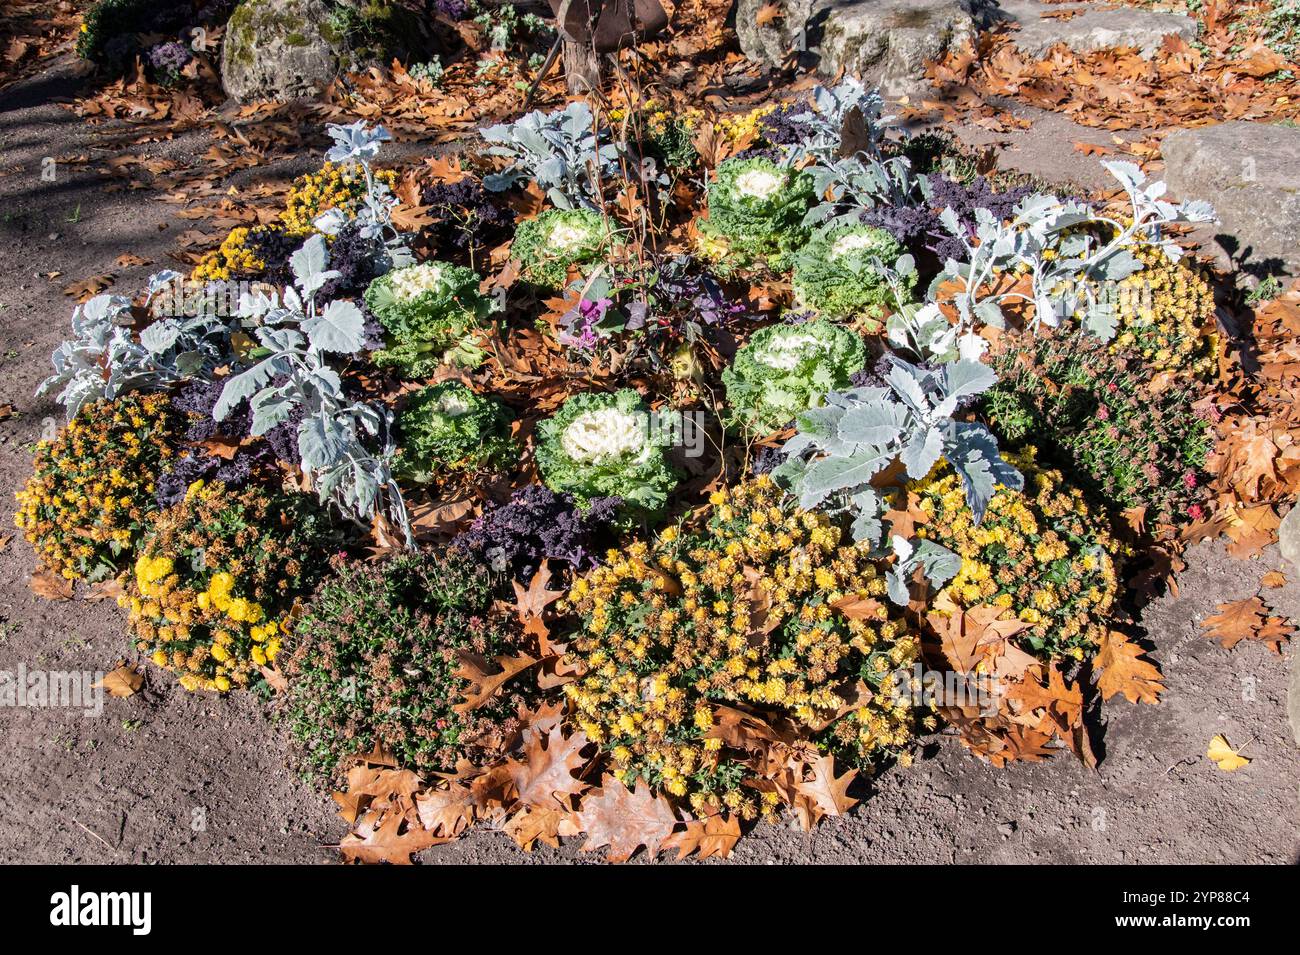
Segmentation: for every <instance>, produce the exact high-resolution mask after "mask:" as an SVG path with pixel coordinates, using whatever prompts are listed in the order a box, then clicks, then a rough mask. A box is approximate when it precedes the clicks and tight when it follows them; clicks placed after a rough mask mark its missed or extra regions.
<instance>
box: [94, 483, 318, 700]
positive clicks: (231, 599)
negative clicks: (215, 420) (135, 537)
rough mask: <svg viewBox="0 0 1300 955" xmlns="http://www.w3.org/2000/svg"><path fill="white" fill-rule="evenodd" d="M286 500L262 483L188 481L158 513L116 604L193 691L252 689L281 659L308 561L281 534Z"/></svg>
mask: <svg viewBox="0 0 1300 955" xmlns="http://www.w3.org/2000/svg"><path fill="white" fill-rule="evenodd" d="M283 510H284V505H283V502H279V503H277V501H276V500H275V499H274V498H272V496H271V495H269V494H267V493H266V492H265V491H262V490H259V489H257V488H246V489H244V490H241V491H238V492H235V491H229V490H227V488H226V487H225V485H223V484H221V483H220V482H216V483H213V484H205V483H204V482H202V481H199V482H196V483H195V484H194V485H192V486H191V488H190V491H189V493H187V494H186V496H185V500H184V501H182V502H181V503H180V504H177V505H175V506H174V507H171V508H168V509H167V510H165V511H163V512H162V513H161V514H159V516H158V519H157V522H156V525H155V529H154V531H153V533H152V534H151V535H150V536H149V538H148V539H147V540H146V542H145V544H144V546H143V547H142V548H141V554H140V556H139V557H138V558H137V560H136V562H135V574H134V576H133V577H132V578H131V579H130V581H129V583H128V586H127V592H126V593H125V594H124V595H123V596H122V597H120V598H118V603H119V604H121V605H122V606H123V607H126V608H128V609H129V611H130V631H131V635H132V637H133V639H134V640H135V645H136V648H137V649H138V650H140V651H141V652H144V653H148V654H149V655H150V658H151V659H152V660H153V662H154V663H156V664H157V665H158V666H161V667H167V668H169V669H172V670H175V671H176V672H178V673H179V674H180V683H181V686H183V687H185V689H187V690H217V691H220V692H225V691H226V690H229V689H230V688H231V687H232V686H246V685H247V684H248V683H249V681H250V680H251V679H253V678H255V677H256V676H257V675H258V668H259V667H262V666H266V665H268V664H271V663H273V662H274V661H275V658H276V655H277V654H278V653H279V651H280V641H281V638H282V635H283V633H284V632H285V630H286V628H287V627H288V626H289V624H290V613H289V609H290V607H291V604H292V601H293V598H294V597H295V596H296V595H297V594H298V593H299V592H300V590H301V589H302V584H303V577H304V570H305V567H306V565H307V563H308V562H309V561H310V558H309V557H308V555H307V553H304V552H305V551H309V548H308V547H307V546H304V543H305V542H304V541H303V540H302V539H299V538H297V537H295V536H294V534H293V533H292V532H291V531H280V530H277V528H279V527H280V520H279V517H280V515H281V512H282V511H283Z"/></svg>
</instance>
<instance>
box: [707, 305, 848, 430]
mask: <svg viewBox="0 0 1300 955" xmlns="http://www.w3.org/2000/svg"><path fill="white" fill-rule="evenodd" d="M866 363H867V353H866V348H865V347H864V346H863V344H862V339H861V338H860V337H858V336H857V335H855V334H853V333H852V332H850V331H848V330H847V329H844V328H840V327H839V326H838V325H833V324H831V323H830V322H828V321H826V320H824V319H818V320H817V321H812V322H805V323H803V324H800V325H769V326H768V327H767V328H763V329H760V330H759V331H757V332H755V333H754V336H753V337H752V338H750V340H749V341H748V342H747V343H746V344H745V346H744V347H743V348H741V349H740V350H739V351H737V352H736V360H735V361H734V362H733V363H732V365H731V367H730V368H727V369H726V370H724V371H723V373H722V383H723V385H725V386H726V389H727V403H728V404H729V405H730V406H731V408H730V412H729V419H730V423H731V424H733V425H735V426H738V427H739V428H741V429H742V430H744V431H745V432H747V433H749V434H751V435H763V434H770V433H771V432H773V431H777V430H780V429H781V428H784V427H785V426H786V425H788V424H790V422H792V421H793V420H794V419H795V416H796V415H798V414H800V413H801V412H804V411H807V410H808V409H809V408H814V407H816V406H818V405H820V404H821V403H822V398H823V396H824V395H825V394H826V393H827V392H828V391H834V390H836V389H842V388H845V387H847V386H848V385H849V379H850V377H851V376H852V375H853V373H854V372H858V371H861V370H862V368H863V366H864V365H866Z"/></svg>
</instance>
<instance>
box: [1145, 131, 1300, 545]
mask: <svg viewBox="0 0 1300 955" xmlns="http://www.w3.org/2000/svg"><path fill="white" fill-rule="evenodd" d="M1161 153H1162V155H1163V157H1164V160H1165V181H1166V182H1168V183H1169V188H1170V190H1171V191H1172V192H1173V193H1174V194H1175V195H1176V196H1177V197H1178V198H1180V199H1205V200H1207V201H1208V202H1211V203H1213V205H1214V208H1215V211H1216V212H1218V214H1219V220H1220V225H1219V234H1220V238H1219V241H1220V244H1222V245H1224V247H1225V249H1227V251H1228V252H1229V253H1230V254H1231V255H1232V256H1233V258H1234V259H1235V260H1236V261H1238V262H1239V263H1241V264H1242V265H1244V266H1245V267H1247V268H1251V269H1252V270H1262V271H1267V272H1274V273H1276V272H1280V271H1285V272H1287V273H1288V274H1290V275H1300V129H1296V128H1294V127H1289V126H1273V125H1269V124H1266V123H1248V122H1240V121H1238V122H1231V123H1221V124H1219V125H1217V126H1203V127H1201V128H1199V129H1181V130H1177V131H1175V132H1172V133H1170V134H1169V135H1168V136H1167V137H1165V141H1164V144H1163V146H1162V148H1161ZM1288 559H1293V558H1290V557H1288Z"/></svg>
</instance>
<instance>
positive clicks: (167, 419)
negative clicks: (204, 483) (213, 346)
mask: <svg viewBox="0 0 1300 955" xmlns="http://www.w3.org/2000/svg"><path fill="white" fill-rule="evenodd" d="M177 427H178V424H177V421H176V419H175V418H174V416H173V415H172V414H171V412H170V399H169V398H168V397H167V396H166V395H165V394H161V393H158V394H151V395H131V396H128V397H124V398H121V399H119V400H117V401H99V402H95V403H93V404H88V405H85V406H83V407H82V408H81V410H80V411H78V412H77V413H76V415H74V416H73V418H72V420H71V421H70V422H68V425H67V427H65V428H64V429H63V430H62V431H61V432H59V434H58V436H57V437H55V438H54V440H52V441H42V442H41V443H40V444H38V445H37V447H36V460H35V465H34V467H35V473H34V474H33V475H32V478H31V480H29V481H28V482H27V485H26V487H24V488H23V490H21V491H19V492H18V493H17V495H16V497H17V499H18V512H17V514H15V516H14V523H15V524H16V525H17V526H18V527H19V528H20V529H22V531H23V533H24V536H25V537H26V538H27V540H28V541H29V542H30V543H31V545H32V547H33V548H34V549H35V551H36V556H37V557H38V558H39V559H40V561H41V563H42V564H43V565H44V566H46V567H48V568H50V569H51V570H53V571H55V572H56V573H59V574H61V575H62V576H64V577H65V578H67V579H68V580H76V579H79V578H88V579H90V580H99V579H103V578H105V577H109V576H112V575H113V574H114V573H116V572H117V571H118V570H119V569H120V568H121V567H123V566H124V565H125V564H126V562H127V561H128V560H129V556H130V552H131V550H132V548H133V547H134V546H135V544H136V542H137V541H138V540H139V538H140V536H141V534H142V532H143V529H144V527H145V524H146V523H147V521H148V518H149V516H150V514H151V513H152V512H153V510H154V500H153V494H154V480H155V479H156V478H157V476H158V474H159V473H160V472H161V471H162V470H163V468H165V467H166V466H167V462H168V461H169V460H170V459H171V458H172V457H173V454H174V452H173V451H172V448H171V445H170V441H171V438H172V437H173V436H174V435H175V433H176V429H177Z"/></svg>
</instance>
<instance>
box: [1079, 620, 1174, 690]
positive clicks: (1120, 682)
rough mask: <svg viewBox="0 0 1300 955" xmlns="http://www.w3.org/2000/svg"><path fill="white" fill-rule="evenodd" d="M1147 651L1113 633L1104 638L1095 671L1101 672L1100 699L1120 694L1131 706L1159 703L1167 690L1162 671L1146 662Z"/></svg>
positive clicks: (1112, 631) (1099, 683)
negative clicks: (1133, 704) (1162, 678)
mask: <svg viewBox="0 0 1300 955" xmlns="http://www.w3.org/2000/svg"><path fill="white" fill-rule="evenodd" d="M1145 653H1146V651H1145V650H1143V649H1142V648H1141V647H1140V646H1138V645H1137V644H1135V643H1132V642H1131V641H1130V640H1129V638H1128V637H1127V636H1125V635H1124V634H1122V633H1120V632H1118V631H1116V630H1111V631H1110V632H1109V633H1107V634H1106V636H1104V637H1103V638H1102V641H1101V649H1100V650H1098V651H1097V656H1096V657H1095V658H1094V659H1093V662H1092V665H1093V669H1094V670H1099V671H1100V673H1099V675H1098V677H1097V689H1098V690H1100V691H1101V698H1102V699H1103V700H1109V699H1110V698H1111V697H1113V696H1115V695H1116V694H1118V693H1123V694H1124V698H1125V699H1126V700H1128V701H1129V702H1130V703H1159V702H1160V694H1161V693H1162V692H1163V691H1164V689H1165V686H1164V683H1162V682H1161V675H1160V669H1159V667H1157V666H1156V665H1155V664H1154V663H1151V662H1150V661H1149V660H1146V659H1143V657H1144V655H1145Z"/></svg>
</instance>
